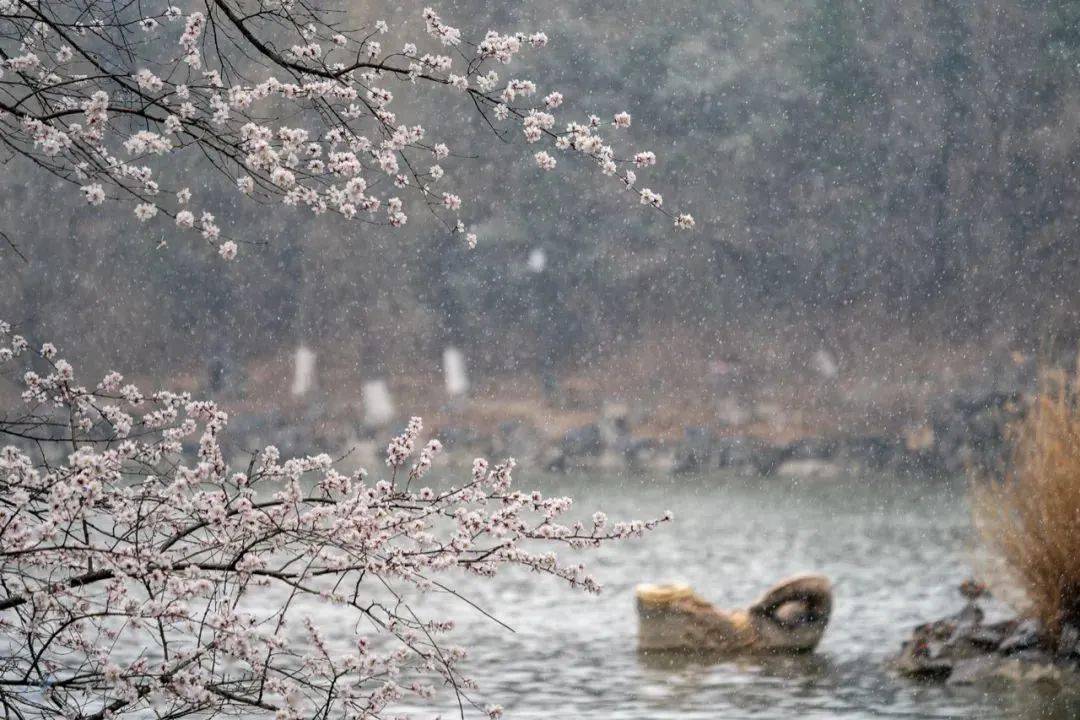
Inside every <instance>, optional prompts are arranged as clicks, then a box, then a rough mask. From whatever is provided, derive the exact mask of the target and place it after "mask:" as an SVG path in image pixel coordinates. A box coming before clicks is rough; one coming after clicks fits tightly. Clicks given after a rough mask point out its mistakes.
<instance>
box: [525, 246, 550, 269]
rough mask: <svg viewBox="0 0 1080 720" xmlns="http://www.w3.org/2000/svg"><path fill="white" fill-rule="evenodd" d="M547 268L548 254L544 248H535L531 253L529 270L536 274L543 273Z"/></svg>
mask: <svg viewBox="0 0 1080 720" xmlns="http://www.w3.org/2000/svg"><path fill="white" fill-rule="evenodd" d="M546 267H547V253H546V252H544V248H533V249H532V250H531V251H529V269H530V270H532V271H533V272H534V273H539V272H543V271H544V268H546Z"/></svg>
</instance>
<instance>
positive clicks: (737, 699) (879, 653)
mask: <svg viewBox="0 0 1080 720" xmlns="http://www.w3.org/2000/svg"><path fill="white" fill-rule="evenodd" d="M523 484H524V485H528V486H530V487H537V488H539V489H541V490H543V491H544V492H545V494H569V495H571V496H573V497H574V498H575V500H576V503H575V508H576V510H578V511H579V512H581V513H582V516H586V515H587V514H590V513H591V512H592V510H593V509H596V508H603V509H604V510H605V511H607V513H608V515H609V516H611V517H612V518H613V519H614V518H616V517H620V518H621V517H633V518H643V517H647V516H655V515H658V514H659V513H662V512H663V511H664V510H665V509H671V510H672V511H674V513H675V522H674V523H672V524H669V525H665V526H663V527H662V528H661V529H659V530H658V531H656V532H655V533H653V534H652V535H650V536H649V537H648V538H647V539H645V540H633V541H630V542H626V543H622V544H620V545H618V546H612V547H610V548H608V549H605V550H602V551H599V552H595V553H592V554H591V556H590V557H589V558H588V561H589V564H590V566H591V569H592V570H593V571H594V572H595V574H596V575H598V576H599V578H600V579H601V581H602V582H603V583H604V585H605V592H604V594H603V595H601V596H600V597H591V596H584V595H582V594H580V593H576V592H572V591H569V590H568V589H567V588H565V587H564V586H562V585H559V584H557V583H556V582H554V581H553V580H550V579H547V578H538V577H536V576H527V575H521V574H516V575H506V576H501V577H499V578H497V579H496V580H495V581H494V582H491V581H479V580H476V579H465V580H463V581H462V585H461V587H463V588H464V589H465V591H466V592H467V593H468V595H469V596H470V597H471V598H472V599H474V600H476V601H477V602H478V603H479V604H480V605H482V606H484V607H487V608H499V612H498V613H497V614H498V616H499V618H500V619H501V620H504V621H505V622H507V623H508V624H509V625H511V626H512V627H513V628H514V630H515V632H513V633H511V632H509V631H507V630H505V629H503V628H500V627H499V626H498V625H496V624H494V623H492V622H491V621H490V620H487V619H485V618H484V617H483V616H481V615H480V614H478V613H476V612H473V611H470V610H469V609H468V608H467V607H464V606H463V605H462V604H461V603H460V602H450V599H449V598H445V599H435V600H432V601H430V602H428V603H425V604H426V605H427V606H428V607H429V608H430V609H431V610H433V611H438V612H439V614H443V613H444V612H448V613H450V614H452V616H453V617H455V619H456V620H457V621H458V631H457V632H456V634H457V635H458V637H457V638H455V640H458V641H460V642H461V643H463V644H466V645H468V646H469V647H470V648H471V669H472V674H473V676H474V677H476V678H478V679H479V680H480V682H481V688H482V690H481V695H482V697H483V698H484V700H486V701H491V702H498V703H500V704H502V705H504V706H505V708H506V710H507V713H508V715H509V716H511V717H515V718H550V717H574V718H605V719H630V718H634V719H637V718H642V719H644V718H680V719H683V720H687V719H691V718H793V717H798V718H833V717H844V718H871V717H901V718H995V717H1001V718H1032V719H1035V718H1040V719H1042V718H1045V719H1048V720H1049V719H1054V720H1057V719H1058V718H1061V719H1064V718H1080V699H1078V698H1077V697H1076V696H1075V695H1070V694H1066V693H1064V692H1055V691H1053V690H1052V689H1050V688H1027V689H1024V690H1018V689H1016V688H1008V687H1002V688H991V689H987V688H973V687H943V686H933V685H919V684H915V683H912V682H910V681H906V680H903V679H901V678H898V677H895V676H894V675H892V674H891V673H890V672H888V671H887V670H886V669H885V667H884V664H885V661H886V659H887V658H888V656H889V655H890V654H892V653H894V652H895V651H896V650H897V649H898V648H899V647H900V643H901V642H902V640H903V639H904V637H905V636H906V635H907V634H908V633H909V632H910V630H911V628H912V627H913V626H914V625H916V624H918V623H920V622H923V621H925V620H928V619H936V618H938V617H940V616H942V615H944V614H946V613H951V612H955V611H956V610H958V609H959V607H960V605H961V599H960V597H959V595H958V593H957V592H956V590H955V587H956V585H957V583H958V582H959V581H960V580H962V579H963V578H964V577H966V576H967V574H968V573H969V568H970V566H971V540H970V535H969V520H968V514H967V512H968V511H967V507H966V505H965V503H964V488H963V484H962V483H956V484H952V485H943V484H939V483H928V482H924V481H918V482H916V481H911V480H897V479H891V478H890V479H883V478H880V477H878V478H865V479H863V478H848V479H845V480H843V481H802V482H790V481H779V480H775V479H768V480H752V481H751V480H746V479H732V478H725V477H700V478H674V479H660V480H653V479H649V480H644V479H638V478H626V477H602V476H601V477H533V478H526V479H525V482H524V483H523ZM801 571H817V572H823V573H826V574H827V575H829V576H830V577H831V578H832V579H833V581H834V583H835V586H836V598H835V609H834V614H833V618H832V623H831V625H830V627H829V630H828V632H827V633H826V635H825V638H824V640H823V642H822V644H821V646H820V647H819V649H818V652H817V653H816V654H814V655H811V656H807V657H798V658H772V659H764V660H761V659H756V660H755V659H743V660H737V661H731V662H722V663H713V664H707V663H701V662H692V661H672V659H671V658H655V657H654V658H650V657H647V656H644V657H643V656H641V655H639V654H638V653H637V651H636V649H635V639H636V638H635V632H636V617H635V612H634V603H633V587H634V585H635V584H637V583H639V582H655V581H676V580H677V581H685V582H688V583H690V584H691V585H693V586H694V588H695V589H697V590H698V591H699V592H700V593H701V594H702V595H704V596H705V597H707V598H709V599H710V600H712V601H714V602H716V603H717V604H719V605H721V606H724V607H735V606H743V605H746V604H748V603H749V602H751V601H752V600H753V599H754V598H755V597H756V596H757V595H758V594H759V593H760V592H761V591H762V590H764V589H765V588H766V587H767V586H769V585H771V584H772V583H773V582H775V581H776V580H777V579H779V578H782V577H783V576H785V575H788V574H791V573H795V572H801ZM444 602H445V606H444ZM445 702H446V707H445V708H443V709H444V710H445V711H446V714H447V715H450V716H452V715H454V714H456V708H455V707H453V706H452V705H451V704H450V699H449V698H447V699H445ZM425 710H430V708H425ZM425 714H426V713H425Z"/></svg>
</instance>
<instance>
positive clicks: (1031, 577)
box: [973, 372, 1080, 642]
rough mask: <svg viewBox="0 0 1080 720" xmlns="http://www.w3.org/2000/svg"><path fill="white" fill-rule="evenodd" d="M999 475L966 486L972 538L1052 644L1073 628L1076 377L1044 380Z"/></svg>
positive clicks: (1076, 593)
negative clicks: (1017, 593)
mask: <svg viewBox="0 0 1080 720" xmlns="http://www.w3.org/2000/svg"><path fill="white" fill-rule="evenodd" d="M1013 433H1014V436H1013V440H1014V442H1015V449H1014V456H1013V462H1012V464H1011V465H1010V467H1009V468H1008V469H1007V470H1006V472H1005V474H1004V476H1003V477H1001V478H998V479H985V478H980V479H979V480H978V481H977V482H976V484H975V485H974V487H973V511H974V519H975V526H976V528H977V530H978V533H979V537H980V539H981V541H982V543H983V545H984V547H985V549H986V550H988V551H989V552H990V554H991V556H992V557H993V558H994V559H995V560H997V561H998V562H999V563H1000V566H1001V569H1002V570H1003V571H1004V574H1005V578H1006V579H1007V580H1008V581H1009V582H1011V583H1012V584H1014V586H1015V588H1016V589H1019V590H1021V591H1022V592H1023V595H1024V596H1025V598H1026V607H1022V608H1019V609H1020V610H1021V611H1022V612H1024V613H1025V614H1027V615H1029V616H1031V617H1034V618H1036V619H1037V620H1039V621H1040V622H1041V623H1042V627H1043V628H1044V630H1045V632H1046V634H1047V636H1048V640H1050V641H1051V642H1053V641H1054V640H1056V638H1057V637H1058V636H1059V634H1060V632H1061V629H1062V627H1063V626H1064V625H1065V624H1071V625H1076V626H1080V372H1078V373H1077V374H1076V375H1075V376H1073V377H1071V378H1070V377H1067V376H1066V375H1065V374H1064V373H1058V374H1055V375H1050V376H1047V377H1046V378H1045V379H1044V381H1043V385H1042V389H1041V392H1040V394H1039V396H1038V397H1037V398H1036V399H1035V401H1034V402H1033V403H1032V405H1031V407H1030V408H1029V410H1028V413H1027V415H1026V417H1025V419H1024V420H1023V421H1021V422H1019V423H1018V424H1017V425H1016V426H1015V427H1014V428H1013Z"/></svg>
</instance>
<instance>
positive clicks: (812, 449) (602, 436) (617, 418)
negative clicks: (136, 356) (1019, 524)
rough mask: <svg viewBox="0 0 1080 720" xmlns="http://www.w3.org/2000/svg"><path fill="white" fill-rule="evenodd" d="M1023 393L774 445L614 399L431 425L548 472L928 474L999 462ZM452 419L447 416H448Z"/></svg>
mask: <svg viewBox="0 0 1080 720" xmlns="http://www.w3.org/2000/svg"><path fill="white" fill-rule="evenodd" d="M1024 403H1025V399H1024V396H1023V395H1022V394H1020V393H1006V392H996V391H995V392H985V393H981V394H974V395H973V394H959V393H958V394H955V395H952V396H950V397H947V398H943V399H942V401H941V402H940V403H938V405H937V406H936V407H935V408H934V409H933V410H932V411H931V412H930V413H929V414H928V416H927V417H926V418H924V419H923V420H922V421H921V422H920V423H914V424H912V425H911V426H910V427H909V429H908V430H907V431H906V432H904V433H901V434H897V435H896V436H887V435H849V436H844V437H813V436H805V437H799V438H797V439H795V440H792V441H789V442H777V441H776V440H775V439H773V438H770V437H763V436H762V435H761V434H753V433H751V432H749V431H744V430H743V429H742V428H740V427H738V426H734V427H724V428H723V429H722V430H717V429H712V428H707V427H687V428H685V429H684V431H683V433H682V437H681V438H680V439H678V440H670V439H663V438H657V437H652V436H650V435H648V434H646V432H644V431H643V430H641V429H640V428H638V427H635V423H634V422H633V421H632V417H631V413H630V412H629V411H628V410H627V409H626V408H625V406H622V405H620V404H618V403H608V404H605V405H604V406H603V407H602V409H601V410H600V411H599V412H598V413H597V414H596V418H595V420H592V421H590V422H586V423H584V424H580V425H578V426H575V427H572V428H571V429H569V430H566V431H565V432H562V433H557V434H552V433H550V432H546V431H545V430H544V429H543V428H539V427H536V426H534V425H532V424H530V423H528V422H527V421H524V420H507V421H503V422H500V423H498V424H497V425H496V426H495V427H494V429H493V430H492V431H490V432H487V433H478V432H476V431H473V430H471V429H470V428H469V423H468V421H467V418H465V419H461V420H460V421H459V422H456V423H455V422H448V421H443V422H440V423H436V424H435V425H434V427H431V428H430V430H431V432H432V433H433V434H434V435H435V436H437V437H439V438H440V439H441V440H442V441H443V443H444V446H445V448H446V451H447V455H448V462H450V463H459V462H460V463H461V464H468V463H470V462H471V461H472V458H473V457H476V456H486V457H506V456H513V457H515V458H517V459H518V460H519V461H520V462H521V463H522V464H524V465H526V466H527V467H529V468H533V469H540V470H543V471H547V472H571V471H612V472H618V471H625V472H648V473H663V474H681V473H701V472H710V471H714V470H728V471H733V472H737V473H742V474H748V475H757V476H779V477H794V478H822V479H828V478H830V477H833V476H836V475H839V474H840V472H841V470H842V469H843V470H847V469H850V468H858V469H865V470H871V471H883V472H890V473H918V474H923V475H928V476H937V475H956V474H958V473H961V472H963V471H964V470H966V469H968V468H971V467H976V468H978V467H985V468H992V467H995V466H998V465H999V464H1000V462H1001V461H1002V459H1003V458H1004V455H1005V453H1006V452H1007V441H1006V427H1007V426H1008V425H1009V423H1011V422H1012V421H1014V420H1015V419H1016V418H1018V417H1019V416H1020V415H1021V414H1022V413H1023V407H1024ZM450 417H454V415H450ZM393 432H394V429H393V428H392V427H386V428H370V427H363V426H360V425H358V424H357V423H355V422H353V421H350V420H347V419H345V420H343V419H335V418H331V417H327V416H326V415H325V414H324V413H322V412H320V410H319V408H318V407H312V408H310V409H309V411H308V412H307V413H306V415H305V416H304V417H303V418H302V419H301V420H300V421H296V420H293V421H287V420H286V419H285V418H284V416H282V415H281V414H280V413H273V412H268V413H262V414H245V413H242V412H239V413H232V419H231V421H230V424H229V435H230V436H231V437H232V443H233V444H234V446H235V447H236V448H238V449H244V450H251V449H255V448H259V447H262V446H265V445H267V444H273V445H276V446H278V447H279V448H280V449H281V450H282V451H283V452H285V453H287V454H290V453H302V452H310V451H311V450H312V449H313V448H314V449H316V450H317V451H325V452H331V453H336V452H343V450H350V449H351V456H352V457H354V458H356V459H357V460H358V461H359V462H362V463H371V462H377V461H378V458H379V454H380V452H381V451H382V450H384V449H385V444H386V441H387V439H388V438H389V437H391V436H392V434H393Z"/></svg>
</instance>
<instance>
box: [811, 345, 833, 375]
mask: <svg viewBox="0 0 1080 720" xmlns="http://www.w3.org/2000/svg"><path fill="white" fill-rule="evenodd" d="M810 364H811V365H812V366H813V368H814V372H816V373H817V374H818V375H820V376H821V377H823V378H828V379H829V380H832V379H833V378H835V377H836V376H837V375H839V374H840V365H839V364H837V362H836V358H834V357H833V354H832V353H831V352H829V351H828V350H825V349H824V348H822V349H821V350H818V351H817V352H816V353H814V357H813V358H811V360H810Z"/></svg>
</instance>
